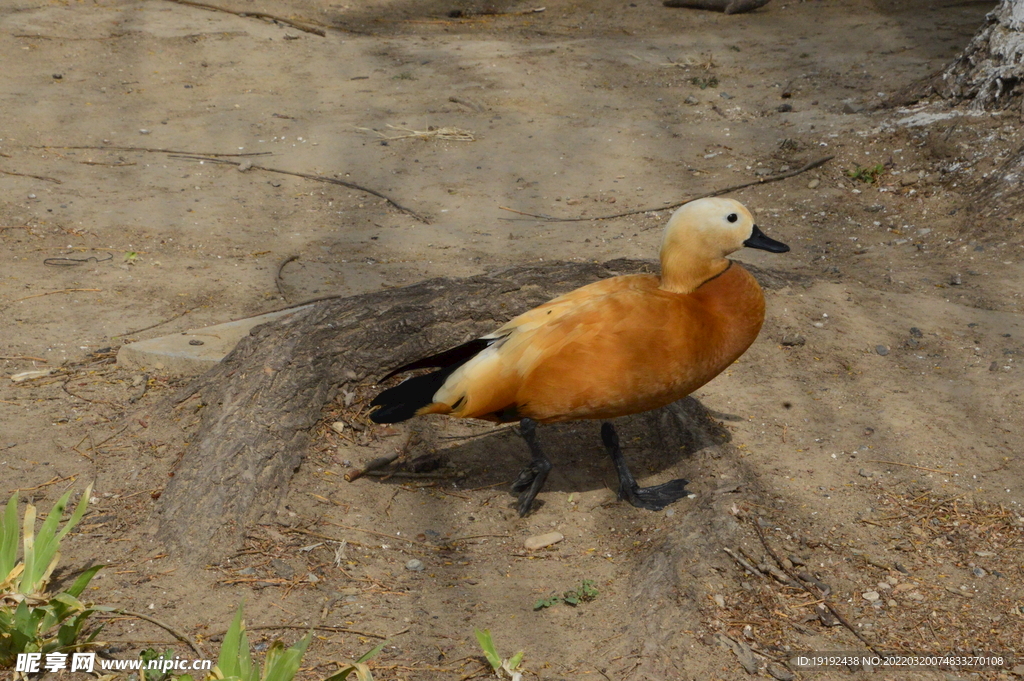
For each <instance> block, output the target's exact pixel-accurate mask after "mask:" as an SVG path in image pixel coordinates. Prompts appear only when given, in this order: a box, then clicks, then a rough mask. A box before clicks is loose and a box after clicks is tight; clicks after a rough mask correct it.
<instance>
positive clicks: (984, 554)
mask: <svg viewBox="0 0 1024 681" xmlns="http://www.w3.org/2000/svg"><path fill="white" fill-rule="evenodd" d="M974 555H976V556H977V557H978V558H995V557H996V554H995V551H975V552H974Z"/></svg>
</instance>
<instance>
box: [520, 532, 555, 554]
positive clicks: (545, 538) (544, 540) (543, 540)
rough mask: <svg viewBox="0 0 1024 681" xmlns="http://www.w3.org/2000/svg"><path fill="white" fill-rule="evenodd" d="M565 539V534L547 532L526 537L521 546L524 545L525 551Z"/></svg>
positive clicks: (541, 547) (534, 549)
mask: <svg viewBox="0 0 1024 681" xmlns="http://www.w3.org/2000/svg"><path fill="white" fill-rule="evenodd" d="M563 539H565V536H564V535H563V534H562V533H561V532H547V533H545V534H537V535H534V536H532V537H530V538H528V539H527V540H526V541H525V542H523V546H525V547H526V550H527V551H537V550H538V549H543V548H547V547H548V546H552V545H554V544H557V543H558V542H560V541H562V540H563Z"/></svg>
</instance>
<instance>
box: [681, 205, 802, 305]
mask: <svg viewBox="0 0 1024 681" xmlns="http://www.w3.org/2000/svg"><path fill="white" fill-rule="evenodd" d="M744 246H746V247H748V248H759V249H761V250H765V251H771V252H772V253H785V252H786V251H788V250H789V246H787V245H786V244H784V243H782V242H780V241H776V240H775V239H772V238H769V237H767V236H765V234H764V233H763V232H762V231H761V230H760V229H758V227H757V225H756V224H754V216H753V215H751V214H750V211H749V210H747V209H746V207H745V206H744V205H743V204H742V203H740V202H739V201H735V200H733V199H723V198H709V199H698V200H696V201H691V202H690V203H687V204H685V205H684V206H682V207H681V208H680V209H679V210H677V211H676V212H675V213H673V214H672V217H671V218H670V219H669V221H668V226H667V227H666V228H665V239H664V241H663V242H662V245H661V270H662V280H663V284H662V288H666V289H668V290H672V291H678V292H689V291H692V290H694V289H695V288H697V287H698V286H700V285H701V284H702V283H703V282H704V281H706V280H707V279H708V278H710V277H713V276H715V275H716V274H719V273H721V272H722V271H723V270H724V269H725V268H726V267H728V264H729V263H728V261H727V260H725V256H727V255H729V254H730V253H732V252H734V251H738V250H739V249H741V248H743V247H744Z"/></svg>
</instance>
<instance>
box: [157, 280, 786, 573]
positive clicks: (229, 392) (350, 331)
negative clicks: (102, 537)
mask: <svg viewBox="0 0 1024 681" xmlns="http://www.w3.org/2000/svg"><path fill="white" fill-rule="evenodd" d="M750 269H751V271H753V272H755V274H756V275H757V276H758V278H759V279H760V280H761V282H762V285H768V286H773V285H774V286H778V285H782V284H784V283H785V282H784V281H783V280H781V279H780V278H778V277H774V276H772V275H769V274H766V273H764V272H757V271H756V270H754V268H750ZM654 270H655V266H654V264H653V263H649V262H644V261H629V260H617V261H611V262H608V263H605V264H603V265H598V264H587V263H545V264H543V265H539V266H527V267H515V268H511V269H507V270H504V271H501V272H497V273H494V274H487V275H481V276H476V277H471V278H468V279H462V280H451V279H433V280H430V281H426V282H423V283H420V284H416V285H414V286H409V287H405V288H398V289H390V290H386V291H379V292H374V293H369V294H364V295H359V296H354V297H351V298H340V299H336V300H328V301H322V302H320V303H317V304H316V305H315V306H313V307H311V308H308V309H306V310H303V311H301V312H296V314H295V315H293V316H289V317H285V318H282V319H280V320H278V321H275V322H272V323H270V324H265V325H263V326H260V327H257V328H255V329H253V331H252V332H251V333H250V335H249V336H248V337H246V338H245V339H243V340H242V342H241V343H240V344H239V345H238V347H237V348H236V349H235V350H234V351H233V352H232V353H231V354H230V355H229V356H228V357H226V358H225V359H224V360H223V361H222V362H221V363H220V364H219V365H218V366H217V367H216V368H214V369H212V370H211V371H209V372H208V373H206V374H205V375H203V376H201V377H199V378H198V379H196V380H195V381H194V382H193V383H192V384H191V385H190V386H189V387H188V388H186V389H185V390H184V391H183V392H182V393H181V394H180V395H178V396H177V397H176V398H174V399H173V400H169V401H168V402H167V403H166V404H164V405H163V406H161V407H159V408H158V409H157V410H156V413H154V414H153V418H157V419H166V421H167V422H171V421H173V420H174V419H175V417H176V416H178V415H179V412H180V411H184V410H190V411H193V412H195V413H198V414H200V415H201V419H200V422H199V424H198V426H197V430H196V432H194V433H192V436H191V437H190V440H191V442H190V443H189V444H188V446H187V448H186V450H185V454H184V455H183V457H182V459H181V460H180V461H179V463H178V464H177V466H176V468H175V470H174V471H173V472H172V478H171V481H170V483H169V484H168V485H167V488H166V489H165V490H164V492H163V494H162V495H161V497H160V500H159V502H158V504H157V509H156V513H157V515H156V520H157V523H158V525H157V539H158V541H160V542H161V543H162V544H163V545H164V546H165V547H166V548H167V549H168V550H170V551H173V552H174V553H176V554H178V555H179V556H182V558H183V559H184V560H185V561H186V562H190V563H192V564H201V563H204V562H208V561H216V560H219V559H221V558H223V557H225V556H227V555H229V554H230V553H231V552H232V551H234V550H235V549H237V548H238V547H239V545H240V544H241V541H242V539H243V537H244V533H245V530H246V528H247V526H249V525H250V524H252V523H256V522H259V521H260V520H261V519H269V518H272V517H274V516H275V515H276V513H277V510H278V508H279V506H280V505H281V503H282V501H283V499H284V498H285V497H286V495H287V492H288V485H289V481H290V480H291V478H292V475H293V474H294V472H295V471H296V470H297V468H298V467H299V465H300V464H301V463H302V461H303V458H304V456H305V453H306V451H307V450H308V449H309V447H310V445H311V443H312V441H313V433H314V430H315V427H316V426H317V424H318V423H319V422H320V421H321V419H322V411H323V409H324V407H325V406H327V405H328V404H329V403H330V401H331V400H333V399H334V397H335V396H336V395H337V394H339V391H341V390H344V391H345V392H346V393H349V394H351V393H355V394H357V395H359V396H360V398H365V397H367V396H369V395H372V394H373V388H372V386H373V383H374V381H375V380H376V379H377V378H378V377H380V376H382V375H384V374H385V373H386V372H387V371H388V370H389V369H391V368H393V367H395V366H398V365H401V364H404V363H406V362H409V361H412V360H414V359H417V358H419V357H422V356H424V355H427V354H429V353H431V352H435V351H437V350H439V349H442V348H444V347H447V346H451V345H454V344H457V343H461V342H465V341H467V340H470V339H472V338H475V337H478V336H479V335H482V334H483V333H486V332H488V331H491V330H493V329H494V328H495V327H496V326H499V325H500V324H502V323H503V322H505V321H506V320H508V319H510V318H511V317H513V316H515V315H516V314H518V313H520V312H523V311H525V310H527V309H529V308H531V307H534V306H536V305H539V304H540V303H543V302H545V301H547V300H549V299H551V298H553V297H554V296H556V295H559V294H561V293H565V292H567V291H569V290H572V289H575V288H577V287H579V286H582V285H584V284H587V283H590V282H592V281H596V280H597V279H602V278H606V277H609V276H614V275H616V274H630V273H636V272H643V271H654ZM358 406H359V402H358V400H357V401H356V402H355V404H354V406H353V408H358ZM364 418H365V417H364ZM679 437H684V438H685V437H691V436H690V435H688V434H686V433H681V434H679Z"/></svg>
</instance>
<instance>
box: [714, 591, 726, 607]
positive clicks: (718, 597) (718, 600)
mask: <svg viewBox="0 0 1024 681" xmlns="http://www.w3.org/2000/svg"><path fill="white" fill-rule="evenodd" d="M712 598H713V599H714V601H715V605H717V606H718V607H719V608H724V607H725V597H724V596H723V595H722V594H715V595H714V596H712Z"/></svg>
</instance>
